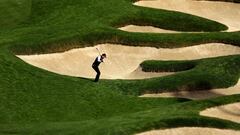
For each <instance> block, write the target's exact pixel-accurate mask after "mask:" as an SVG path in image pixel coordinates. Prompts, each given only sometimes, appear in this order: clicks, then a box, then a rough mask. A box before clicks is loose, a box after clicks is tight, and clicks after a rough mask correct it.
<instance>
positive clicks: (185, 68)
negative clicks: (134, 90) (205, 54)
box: [141, 55, 240, 93]
mask: <svg viewBox="0 0 240 135" xmlns="http://www.w3.org/2000/svg"><path fill="white" fill-rule="evenodd" d="M239 62H240V58H239V55H235V56H225V57H218V58H208V59H200V60H192V61H145V62H143V63H142V64H141V67H142V68H143V71H147V72H152V71H153V72H158V71H163V72H169V71H171V72H178V71H182V72H179V73H177V74H176V75H171V76H168V77H165V78H159V79H158V81H159V82H160V83H158V84H159V85H155V86H156V88H153V89H152V92H156V93H157V92H162V91H163V90H165V91H166V90H168V91H169V90H206V89H213V88H227V87H230V86H232V85H235V84H236V83H237V82H238V79H239V77H240V70H239V69H240V63H239ZM156 84H157V83H156ZM146 90H148V92H149V91H151V89H150V88H149V89H146ZM143 93H144V92H143Z"/></svg>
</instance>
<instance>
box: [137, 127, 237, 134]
mask: <svg viewBox="0 0 240 135" xmlns="http://www.w3.org/2000/svg"><path fill="white" fill-rule="evenodd" d="M239 134H240V131H235V130H230V129H217V128H204V127H181V128H171V129H163V130H152V131H147V132H143V133H139V134H136V135H239Z"/></svg>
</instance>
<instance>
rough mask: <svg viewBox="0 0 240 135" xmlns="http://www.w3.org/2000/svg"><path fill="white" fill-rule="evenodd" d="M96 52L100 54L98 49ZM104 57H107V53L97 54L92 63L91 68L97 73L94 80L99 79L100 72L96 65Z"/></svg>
mask: <svg viewBox="0 0 240 135" xmlns="http://www.w3.org/2000/svg"><path fill="white" fill-rule="evenodd" d="M96 49H97V48H96ZM97 50H98V49H97ZM98 52H99V54H100V51H99V50H98ZM106 57H107V55H106V54H105V53H103V54H102V55H99V56H98V57H97V58H96V59H95V61H94V62H93V64H92V68H93V69H94V70H95V71H96V72H97V75H96V77H95V80H94V82H98V80H99V77H100V74H101V72H100V70H99V68H98V66H99V65H100V64H101V63H102V62H103V59H104V58H106Z"/></svg>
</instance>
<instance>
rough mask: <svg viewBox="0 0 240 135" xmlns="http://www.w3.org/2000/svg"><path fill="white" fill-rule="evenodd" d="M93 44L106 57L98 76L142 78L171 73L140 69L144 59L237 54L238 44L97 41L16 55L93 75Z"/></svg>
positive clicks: (66, 71) (64, 70)
mask: <svg viewBox="0 0 240 135" xmlns="http://www.w3.org/2000/svg"><path fill="white" fill-rule="evenodd" d="M96 48H99V49H100V50H102V51H103V52H105V53H107V57H108V58H107V59H106V60H105V63H102V64H101V65H100V70H101V71H102V75H101V78H105V79H142V78H149V77H156V76H164V75H169V74H171V73H144V72H142V71H141V70H139V69H138V67H139V64H140V63H141V62H143V61H144V60H192V59H200V58H208V57H217V56H225V55H232V54H240V48H239V47H236V46H232V45H226V44H220V43H211V44H203V45H198V46H192V47H185V48H177V49H163V48H160V49H156V48H152V47H130V46H122V45H114V44H100V45H97V46H95V47H87V48H80V49H73V50H70V51H66V52H63V53H53V54H41V55H26V56H24V55H19V56H18V57H19V58H21V59H22V60H24V61H26V62H27V63H29V64H31V65H34V66H36V67H40V68H43V69H46V70H48V71H52V72H55V73H58V74H63V75H69V76H79V77H87V78H94V77H95V74H96V73H95V71H94V70H93V69H92V68H91V64H92V62H93V61H94V59H95V57H96V56H97V55H98V52H97V50H96Z"/></svg>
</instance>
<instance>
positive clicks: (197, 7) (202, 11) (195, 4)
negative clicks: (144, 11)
mask: <svg viewBox="0 0 240 135" xmlns="http://www.w3.org/2000/svg"><path fill="white" fill-rule="evenodd" d="M134 5H136V6H143V7H150V8H159V9H166V10H173V11H179V12H183V13H188V14H192V15H196V16H200V17H203V18H207V19H210V20H214V21H217V22H220V23H222V24H225V25H226V26H228V28H229V29H228V30H227V31H228V32H233V31H239V30H240V25H239V23H238V22H240V12H238V11H239V9H240V4H236V3H229V2H217V1H196V0H140V1H137V2H135V3H134ZM219 9H224V10H219ZM119 29H121V30H124V31H129V32H152V33H179V31H169V30H163V29H159V28H156V27H152V26H134V25H129V26H125V27H122V28H119Z"/></svg>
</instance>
